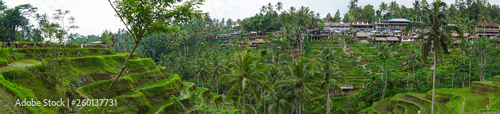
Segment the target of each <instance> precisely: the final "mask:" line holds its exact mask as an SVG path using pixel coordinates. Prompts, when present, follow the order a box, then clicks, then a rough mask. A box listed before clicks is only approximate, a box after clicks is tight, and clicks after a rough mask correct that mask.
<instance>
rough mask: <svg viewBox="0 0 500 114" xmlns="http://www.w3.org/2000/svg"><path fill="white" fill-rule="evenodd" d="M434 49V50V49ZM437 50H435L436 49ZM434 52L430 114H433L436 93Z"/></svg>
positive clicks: (435, 55) (435, 56) (435, 57)
mask: <svg viewBox="0 0 500 114" xmlns="http://www.w3.org/2000/svg"><path fill="white" fill-rule="evenodd" d="M435 49H436V48H435ZM436 50H437V49H436ZM436 50H435V51H434V71H433V73H432V105H431V114H434V97H435V96H434V92H435V91H436V70H437V64H436V63H437V62H436V61H437V60H436V59H437V54H436V53H437V51H436Z"/></svg>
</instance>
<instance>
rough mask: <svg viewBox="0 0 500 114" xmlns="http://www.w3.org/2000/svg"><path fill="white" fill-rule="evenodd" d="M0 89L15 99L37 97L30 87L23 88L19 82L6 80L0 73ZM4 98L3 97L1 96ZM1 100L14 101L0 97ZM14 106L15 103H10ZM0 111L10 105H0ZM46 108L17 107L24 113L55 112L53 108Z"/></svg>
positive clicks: (7, 108)
mask: <svg viewBox="0 0 500 114" xmlns="http://www.w3.org/2000/svg"><path fill="white" fill-rule="evenodd" d="M0 91H2V92H1V93H2V94H6V95H7V96H12V98H15V99H25V98H26V99H31V98H33V99H34V100H35V101H39V100H37V98H36V97H35V94H34V93H33V91H32V90H31V89H28V88H25V87H22V86H20V85H19V84H16V83H12V82H10V81H7V80H6V79H5V78H4V77H3V76H2V75H1V74H0ZM2 98H5V97H2ZM1 102H9V103H15V101H12V102H11V101H10V100H8V99H2V101H1ZM5 105H8V104H5ZM11 106H15V105H11ZM0 108H1V109H0V111H2V112H3V111H4V110H3V109H4V108H5V109H6V110H7V111H8V110H9V109H10V108H11V107H4V105H1V106H0ZM47 108H50V107H19V110H22V112H24V113H56V112H55V111H54V110H49V109H47ZM12 110H14V111H18V110H16V109H12ZM16 113H21V112H16Z"/></svg>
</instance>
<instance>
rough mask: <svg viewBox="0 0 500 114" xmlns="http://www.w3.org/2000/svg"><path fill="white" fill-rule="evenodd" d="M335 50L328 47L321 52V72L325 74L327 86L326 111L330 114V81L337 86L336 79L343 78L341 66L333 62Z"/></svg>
mask: <svg viewBox="0 0 500 114" xmlns="http://www.w3.org/2000/svg"><path fill="white" fill-rule="evenodd" d="M334 55H335V51H334V50H333V49H331V48H327V49H325V50H323V52H322V53H321V55H320V56H321V58H320V61H321V63H322V64H321V65H320V73H321V76H323V84H324V86H326V113H327V114H330V107H331V104H330V103H331V101H330V83H333V84H334V86H335V82H336V80H335V79H339V78H341V76H342V75H343V74H342V72H340V71H339V67H338V66H337V65H335V64H334V63H333V59H334Z"/></svg>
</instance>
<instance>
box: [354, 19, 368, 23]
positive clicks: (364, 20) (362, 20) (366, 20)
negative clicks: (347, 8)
mask: <svg viewBox="0 0 500 114" xmlns="http://www.w3.org/2000/svg"><path fill="white" fill-rule="evenodd" d="M355 21H356V22H368V19H356V20H355Z"/></svg>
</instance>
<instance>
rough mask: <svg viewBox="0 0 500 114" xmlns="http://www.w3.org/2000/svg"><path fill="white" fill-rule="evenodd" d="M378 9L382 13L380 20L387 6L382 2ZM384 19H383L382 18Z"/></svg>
mask: <svg viewBox="0 0 500 114" xmlns="http://www.w3.org/2000/svg"><path fill="white" fill-rule="evenodd" d="M378 8H379V9H380V11H382V18H383V17H384V15H385V13H384V11H386V10H387V4H386V3H385V2H382V3H380V5H379V6H378ZM384 19H385V18H384Z"/></svg>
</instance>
